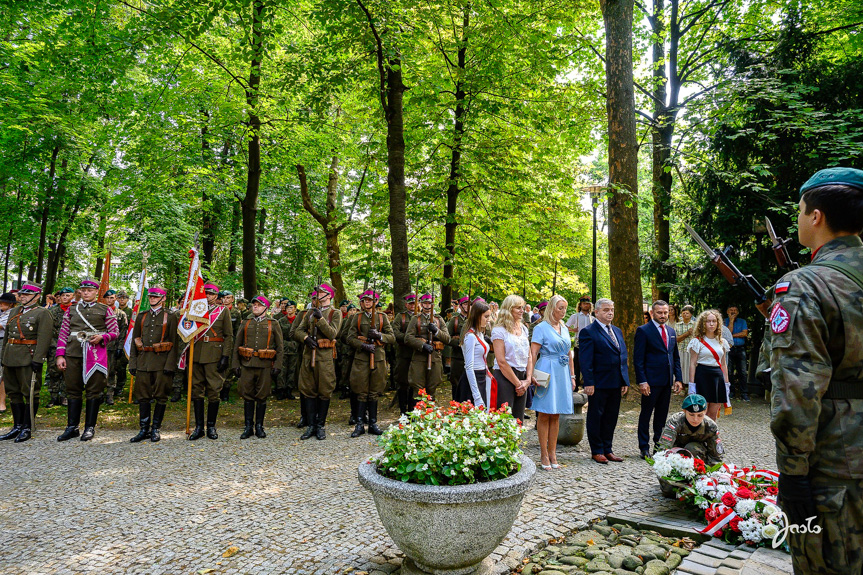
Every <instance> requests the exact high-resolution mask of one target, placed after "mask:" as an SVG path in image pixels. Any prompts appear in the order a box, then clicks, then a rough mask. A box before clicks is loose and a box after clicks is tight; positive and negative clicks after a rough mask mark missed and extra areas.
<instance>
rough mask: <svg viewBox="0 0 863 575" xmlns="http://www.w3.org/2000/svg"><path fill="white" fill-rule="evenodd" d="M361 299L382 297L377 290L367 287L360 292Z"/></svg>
mask: <svg viewBox="0 0 863 575" xmlns="http://www.w3.org/2000/svg"><path fill="white" fill-rule="evenodd" d="M360 299H373V300H379V299H381V294H379V293H378V292H376V291H374V290H370V289H367V290H366V291H364V292H363V293H361V294H360Z"/></svg>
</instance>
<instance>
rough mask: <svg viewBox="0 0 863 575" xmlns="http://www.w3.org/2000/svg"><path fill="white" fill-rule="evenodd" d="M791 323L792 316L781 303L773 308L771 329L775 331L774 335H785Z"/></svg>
mask: <svg viewBox="0 0 863 575" xmlns="http://www.w3.org/2000/svg"><path fill="white" fill-rule="evenodd" d="M790 323H791V316H790V315H789V314H788V310H787V309H785V308H784V307H782V304H781V303H777V304H776V305H775V306H773V311H771V312H770V329H772V330H773V333H784V332H785V331H786V330H787V329H788V324H790Z"/></svg>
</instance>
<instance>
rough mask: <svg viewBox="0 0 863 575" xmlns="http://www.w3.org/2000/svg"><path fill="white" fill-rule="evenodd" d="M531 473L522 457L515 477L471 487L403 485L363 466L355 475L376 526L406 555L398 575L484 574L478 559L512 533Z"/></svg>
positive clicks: (533, 469)
mask: <svg viewBox="0 0 863 575" xmlns="http://www.w3.org/2000/svg"><path fill="white" fill-rule="evenodd" d="M535 473H536V465H535V464H534V463H533V461H531V460H530V459H529V458H528V457H526V456H525V455H522V456H521V470H520V471H519V472H518V473H516V474H515V475H511V476H509V477H507V478H506V479H500V480H497V481H491V482H488V483H475V484H473V485H455V486H438V485H416V484H413V483H403V482H401V481H395V480H393V479H389V478H386V477H383V476H382V475H379V474H378V472H377V469H376V468H375V464H373V463H369V462H368V461H366V462H364V463H362V464H360V466H359V470H358V475H359V480H360V483H361V484H362V486H363V487H365V488H366V489H368V490H369V491H371V493H372V496H373V497H374V500H375V507H377V510H378V516H379V517H380V518H381V523H383V525H384V528H386V530H387V533H389V535H390V537H392V539H393V541H395V543H396V545H398V547H399V549H401V550H402V552H404V554H405V555H406V559H405V561H404V563H403V565H402V574H403V575H409V574H410V575H413V574H428V573H431V574H434V575H468V574H480V573H485V572H486V571H487V570H488V568H489V565H488V562H485V563H484V562H483V560H484V559H485V558H486V557H487V556H488V555H489V554H490V553H491V552H492V551H494V549H495V548H496V547H497V546H498V545H499V544H500V542H501V541H503V539H504V537H506V535H507V533H509V530H510V529H511V528H512V524H513V522H515V518H516V516H517V515H518V510H519V508H520V507H521V501H522V499H524V494H525V492H526V491H527V489H528V488H529V487H530V484H531V483H532V482H533V476H534V474H535Z"/></svg>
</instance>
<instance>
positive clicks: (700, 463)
mask: <svg viewBox="0 0 863 575" xmlns="http://www.w3.org/2000/svg"><path fill="white" fill-rule="evenodd" d="M693 465H694V466H695V471H697V472H698V473H707V469H706V468H705V467H704V461H702V460H701V459H698V458H697V457H696V458H695V461H694V463H693Z"/></svg>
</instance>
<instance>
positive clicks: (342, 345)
mask: <svg viewBox="0 0 863 575" xmlns="http://www.w3.org/2000/svg"><path fill="white" fill-rule="evenodd" d="M357 299H362V298H361V297H360V296H357ZM347 307H348V309H347V311H346V312H345V313H344V314H342V326H341V327H340V328H339V335H338V336H337V337H336V350H337V351H338V358H337V362H338V365H340V366H341V368H340V373H341V377H340V378H339V380H338V385H337V386H336V389H341V390H342V396H341V398H340V399H345V398H348V399H350V400H351V416H350V419H348V425H355V424H356V423H357V397H356V394H355V393H354V392H353V391H352V390H351V366H352V365H353V363H354V355H355V353H356V349H354V347H353V346H352V345H351V344H350V343H349V342H348V328H349V327H350V321H348V320H349V319H350V318H352V317H354V316H355V315H356V314H357V308H356V306H354V305H350V304H348V306H347Z"/></svg>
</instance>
